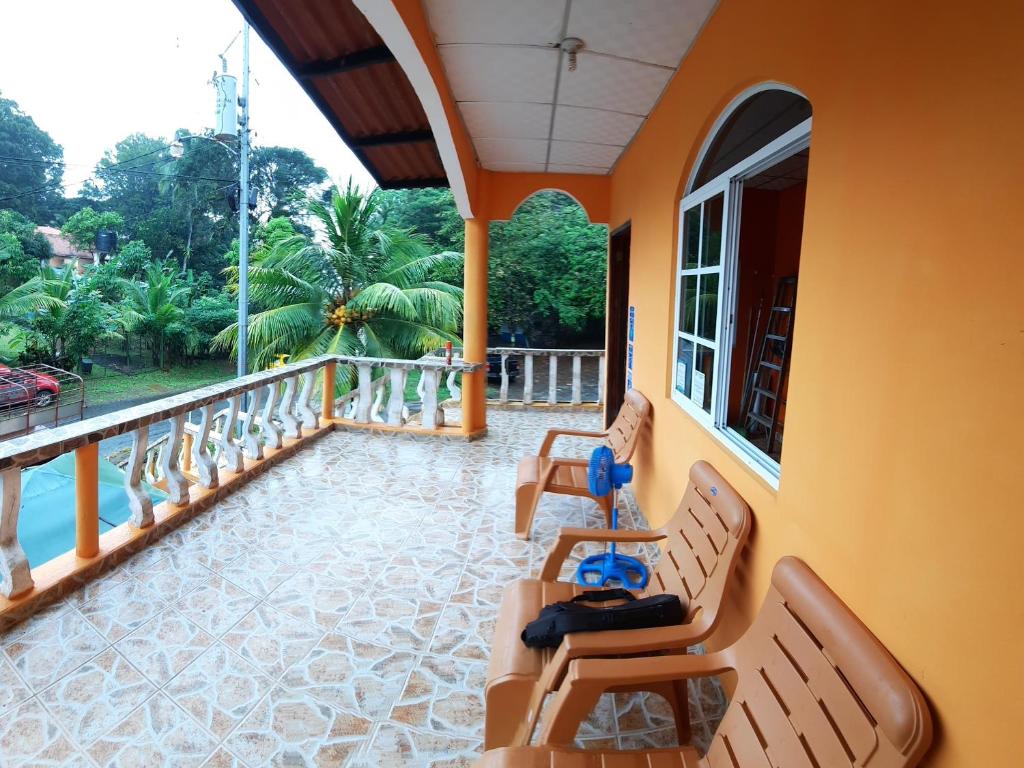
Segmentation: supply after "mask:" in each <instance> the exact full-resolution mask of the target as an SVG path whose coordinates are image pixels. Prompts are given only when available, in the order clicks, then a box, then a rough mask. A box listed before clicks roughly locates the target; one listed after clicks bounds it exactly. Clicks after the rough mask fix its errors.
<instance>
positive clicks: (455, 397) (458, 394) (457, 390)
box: [446, 368, 462, 403]
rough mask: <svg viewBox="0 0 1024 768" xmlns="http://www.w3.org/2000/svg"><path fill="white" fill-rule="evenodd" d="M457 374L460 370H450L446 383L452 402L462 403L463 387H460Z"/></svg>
mask: <svg viewBox="0 0 1024 768" xmlns="http://www.w3.org/2000/svg"><path fill="white" fill-rule="evenodd" d="M457 374H458V371H456V370H455V369H454V368H452V369H451V370H450V371H448V381H447V383H446V386H447V387H448V394H449V395H451V399H452V402H455V403H461V402H462V388H461V387H459V385H458V383H457V382H456V381H455V377H456V375H457Z"/></svg>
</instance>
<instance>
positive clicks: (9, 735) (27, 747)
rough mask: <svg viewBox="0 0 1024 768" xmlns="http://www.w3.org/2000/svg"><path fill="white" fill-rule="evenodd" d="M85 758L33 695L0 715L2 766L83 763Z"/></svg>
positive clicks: (31, 767)
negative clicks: (2, 715)
mask: <svg viewBox="0 0 1024 768" xmlns="http://www.w3.org/2000/svg"><path fill="white" fill-rule="evenodd" d="M84 761H85V758H84V756H83V755H82V754H81V753H80V752H79V751H78V749H77V747H75V745H74V744H73V743H72V742H71V740H70V739H69V738H68V737H67V736H65V735H64V733H63V731H61V729H60V727H59V726H58V725H57V720H56V718H54V717H53V716H51V715H50V713H49V712H47V711H46V710H45V709H44V708H43V705H42V704H40V703H39V702H38V701H37V700H36V699H31V700H29V701H26V702H25V703H24V704H22V705H21V706H19V707H18V708H16V709H13V710H11V711H10V712H9V713H7V714H6V715H5V716H4V717H3V718H0V764H2V765H3V766H4V767H5V768H21V766H26V767H30V768H36V767H37V766H58V765H60V766H65V765H84V764H86V763H85V762H84Z"/></svg>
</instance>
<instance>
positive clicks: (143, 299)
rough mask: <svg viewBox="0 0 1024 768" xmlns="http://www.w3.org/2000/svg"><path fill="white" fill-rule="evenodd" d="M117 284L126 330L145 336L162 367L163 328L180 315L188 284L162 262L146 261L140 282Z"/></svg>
mask: <svg viewBox="0 0 1024 768" xmlns="http://www.w3.org/2000/svg"><path fill="white" fill-rule="evenodd" d="M121 285H122V286H123V288H124V298H125V305H124V307H125V309H124V310H123V312H122V315H123V316H124V319H125V322H124V325H125V326H126V330H130V331H132V332H138V333H143V334H145V335H146V336H148V337H149V341H150V348H151V349H152V351H153V362H155V363H156V364H157V365H159V366H160V367H161V368H163V367H164V352H165V347H166V344H165V337H166V334H167V328H168V326H170V325H171V324H172V323H174V322H177V321H178V320H180V319H181V316H182V314H183V312H184V306H185V303H186V301H187V299H188V295H189V292H190V291H191V288H190V287H189V286H188V285H186V284H184V283H182V282H181V280H180V279H179V277H178V276H177V275H176V274H175V272H174V270H170V269H165V268H164V265H163V263H162V262H154V263H152V264H150V265H149V266H148V267H147V268H146V274H145V279H144V280H143V281H142V282H136V281H134V280H121Z"/></svg>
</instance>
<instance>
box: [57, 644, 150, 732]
mask: <svg viewBox="0 0 1024 768" xmlns="http://www.w3.org/2000/svg"><path fill="white" fill-rule="evenodd" d="M155 691H156V688H155V687H154V686H153V684H152V683H150V682H149V681H148V680H146V678H144V677H143V676H142V675H141V674H140V673H139V671H138V670H137V669H135V667H133V666H132V665H131V664H129V663H128V660H127V659H125V658H124V657H123V656H122V655H121V654H119V653H118V652H117V651H115V650H114V649H113V648H108V649H107V650H106V651H104V652H103V653H101V654H100V655H99V656H97V657H96V658H94V659H93V660H92V661H90V662H88V663H87V664H84V665H82V666H81V667H79V668H78V669H76V670H75V671H74V672H72V673H71V674H70V675H68V676H67V677H65V678H63V679H62V680H60V681H58V682H57V683H56V684H54V685H53V686H51V687H50V688H47V689H46V690H45V691H43V692H42V693H41V694H39V700H40V701H41V702H42V703H43V704H44V705H45V706H46V708H47V709H48V710H49V711H50V712H51V713H52V714H53V715H54V717H56V718H57V719H58V720H60V722H61V725H62V726H63V727H64V729H65V730H66V731H67V732H68V733H70V734H71V736H72V737H73V738H74V739H75V741H76V742H77V743H78V744H81V745H82V746H87V745H89V744H91V743H92V742H93V741H94V740H95V739H96V738H97V737H98V736H101V735H102V734H104V733H105V732H106V731H108V730H109V729H110V728H112V727H113V726H114V725H116V724H117V723H118V722H119V721H120V720H121V719H122V718H123V717H124V716H125V715H127V714H128V713H129V712H131V711H132V710H133V709H135V707H137V706H139V704H141V703H142V702H143V701H145V700H146V699H147V698H149V697H150V696H151V695H152V694H153V693H154V692H155Z"/></svg>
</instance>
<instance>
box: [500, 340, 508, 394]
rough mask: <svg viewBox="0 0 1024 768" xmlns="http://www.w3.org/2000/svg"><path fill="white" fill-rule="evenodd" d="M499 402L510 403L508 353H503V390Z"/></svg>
mask: <svg viewBox="0 0 1024 768" xmlns="http://www.w3.org/2000/svg"><path fill="white" fill-rule="evenodd" d="M498 402H499V403H507V402H508V353H506V352H502V353H501V390H500V391H499V393H498Z"/></svg>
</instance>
